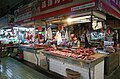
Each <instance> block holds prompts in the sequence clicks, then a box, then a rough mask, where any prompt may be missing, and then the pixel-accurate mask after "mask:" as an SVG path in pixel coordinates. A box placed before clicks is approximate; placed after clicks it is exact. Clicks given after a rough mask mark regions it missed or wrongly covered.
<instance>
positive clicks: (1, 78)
mask: <svg viewBox="0 0 120 79" xmlns="http://www.w3.org/2000/svg"><path fill="white" fill-rule="evenodd" d="M0 79H51V78H49V77H47V76H45V75H43V74H41V73H40V72H37V71H36V70H34V69H32V68H30V67H28V66H26V65H24V64H22V63H20V62H18V61H17V60H15V59H13V58H10V57H6V58H2V59H1V64H0Z"/></svg>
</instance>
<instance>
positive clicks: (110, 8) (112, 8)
mask: <svg viewBox="0 0 120 79" xmlns="http://www.w3.org/2000/svg"><path fill="white" fill-rule="evenodd" d="M119 5H120V0H108V1H105V0H99V7H100V8H101V9H102V10H103V11H105V12H107V13H108V14H110V15H113V16H114V17H117V18H119V19H120V6H119Z"/></svg>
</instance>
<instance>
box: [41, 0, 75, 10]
mask: <svg viewBox="0 0 120 79" xmlns="http://www.w3.org/2000/svg"><path fill="white" fill-rule="evenodd" d="M71 1H73V0H40V11H43V10H47V9H49V8H54V7H57V6H60V5H62V4H65V3H69V2H71Z"/></svg>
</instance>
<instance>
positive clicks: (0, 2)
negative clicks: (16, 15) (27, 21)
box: [0, 0, 33, 17]
mask: <svg viewBox="0 0 120 79" xmlns="http://www.w3.org/2000/svg"><path fill="white" fill-rule="evenodd" d="M31 1H33V0H0V17H2V16H4V15H5V14H8V13H10V14H11V13H13V12H14V10H15V9H16V8H17V7H16V6H19V5H22V4H27V3H29V2H31Z"/></svg>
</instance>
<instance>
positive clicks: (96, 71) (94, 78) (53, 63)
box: [41, 50, 106, 79]
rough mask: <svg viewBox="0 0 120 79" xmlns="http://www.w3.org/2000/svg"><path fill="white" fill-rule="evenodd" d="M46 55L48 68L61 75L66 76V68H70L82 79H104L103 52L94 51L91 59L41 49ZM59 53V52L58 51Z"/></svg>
mask: <svg viewBox="0 0 120 79" xmlns="http://www.w3.org/2000/svg"><path fill="white" fill-rule="evenodd" d="M41 52H42V53H43V54H44V55H45V56H46V57H47V60H49V61H48V66H49V67H48V68H49V70H50V71H52V72H56V73H58V74H60V75H62V76H65V77H67V73H66V69H71V70H73V71H76V72H78V73H80V75H81V76H80V78H82V79H104V57H105V56H106V55H104V54H98V53H95V54H94V55H91V57H94V59H93V58H91V59H89V58H88V59H86V58H84V59H83V58H82V57H81V58H76V57H72V56H67V54H66V53H65V54H64V53H62V55H60V54H58V53H57V52H58V50H57V52H55V53H51V52H50V51H46V50H41ZM59 53H61V52H59Z"/></svg>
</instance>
